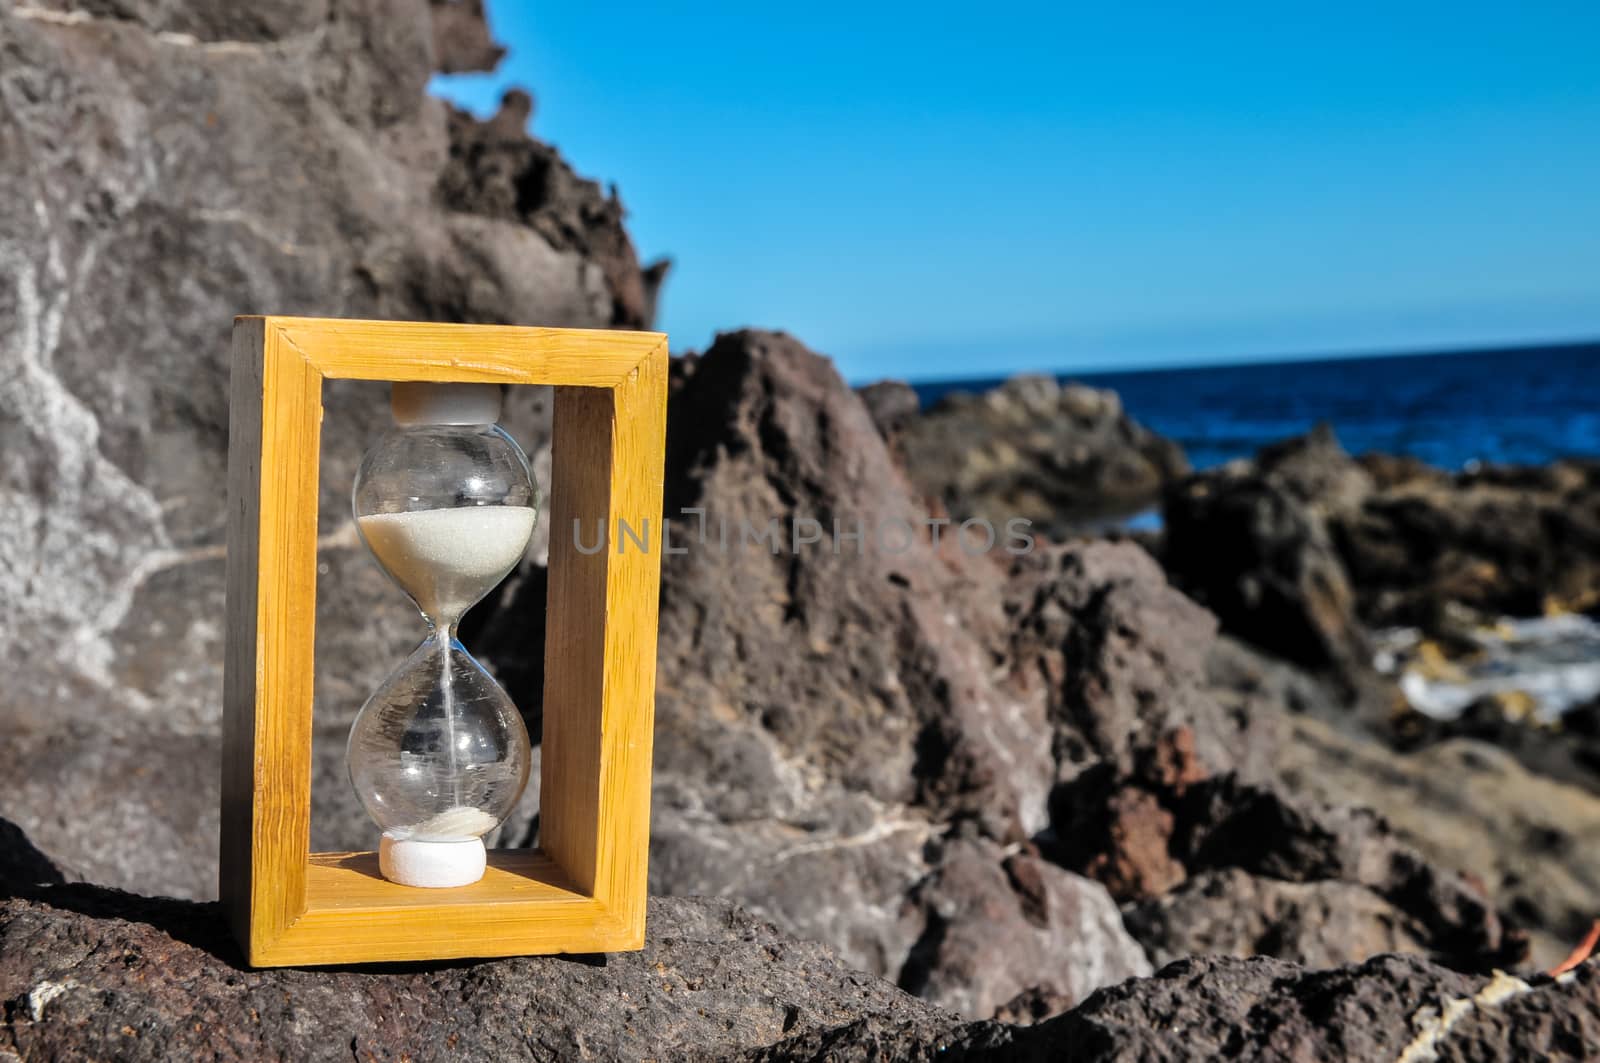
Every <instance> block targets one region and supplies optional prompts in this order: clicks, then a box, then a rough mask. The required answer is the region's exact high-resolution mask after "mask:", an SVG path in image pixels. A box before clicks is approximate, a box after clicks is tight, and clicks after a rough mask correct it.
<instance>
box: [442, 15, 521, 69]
mask: <svg viewBox="0 0 1600 1063" xmlns="http://www.w3.org/2000/svg"><path fill="white" fill-rule="evenodd" d="M430 6H431V8H432V10H431V14H432V16H433V60H434V63H435V64H436V69H437V70H438V71H439V73H441V74H465V73H469V72H472V71H480V70H481V71H488V70H493V69H494V68H495V67H497V66H499V65H500V60H501V59H503V58H504V57H505V54H506V50H505V49H504V48H502V47H501V46H500V45H499V44H497V43H496V42H495V39H494V36H493V35H492V34H491V33H490V32H489V21H488V19H487V17H486V16H485V14H484V10H483V0H430Z"/></svg>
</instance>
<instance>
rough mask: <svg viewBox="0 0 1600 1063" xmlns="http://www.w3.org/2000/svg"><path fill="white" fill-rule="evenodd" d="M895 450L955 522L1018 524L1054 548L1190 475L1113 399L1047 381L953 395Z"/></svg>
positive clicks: (1173, 449)
mask: <svg viewBox="0 0 1600 1063" xmlns="http://www.w3.org/2000/svg"><path fill="white" fill-rule="evenodd" d="M897 442H898V445H899V447H900V449H901V452H902V453H903V455H904V461H905V465H906V469H907V471H908V472H909V473H910V475H911V477H912V480H913V482H914V483H915V484H916V485H917V486H918V488H919V489H920V490H922V491H923V492H924V493H925V494H926V495H928V496H929V497H931V498H936V499H939V500H940V501H941V502H942V503H943V505H944V506H945V508H946V509H948V510H949V512H950V514H951V515H952V516H953V517H955V519H956V520H957V521H962V520H967V519H969V518H981V519H984V520H987V521H989V523H990V524H992V525H994V526H995V527H997V528H1004V527H1005V526H1006V523H1007V522H1008V521H1010V520H1012V519H1013V518H1021V519H1025V520H1029V521H1032V522H1033V526H1034V528H1035V529H1036V530H1037V531H1040V532H1042V533H1044V534H1045V535H1048V536H1050V537H1051V538H1053V539H1056V540H1062V539H1065V538H1067V537H1069V536H1070V535H1072V534H1073V533H1075V532H1078V531H1081V530H1083V529H1085V528H1092V527H1095V526H1097V525H1100V524H1103V523H1105V522H1106V521H1107V520H1110V519H1115V518H1119V517H1126V516H1129V515H1130V514H1133V513H1136V512H1138V511H1139V510H1141V509H1146V508H1148V507H1149V506H1151V505H1153V504H1154V503H1155V502H1156V501H1157V499H1158V498H1159V497H1160V494H1161V490H1162V488H1163V486H1164V485H1166V484H1167V483H1169V482H1172V481H1173V480H1175V479H1177V478H1178V477H1181V476H1182V475H1184V474H1185V473H1187V472H1188V471H1189V464H1188V461H1187V460H1186V459H1185V458H1184V456H1183V452H1182V450H1181V449H1179V447H1178V445H1177V444H1176V443H1173V442H1172V441H1171V440H1168V439H1164V438H1162V437H1161V436H1158V435H1156V434H1155V433H1154V432H1151V431H1150V430H1149V429H1147V428H1144V427H1143V426H1141V425H1139V424H1137V423H1135V422H1134V421H1133V420H1132V419H1131V418H1129V417H1128V416H1127V415H1126V414H1125V413H1123V410H1122V403H1121V401H1120V400H1119V399H1118V398H1117V396H1116V394H1115V393H1114V392H1110V391H1101V390H1097V389H1094V388H1087V387H1082V386H1079V385H1072V386H1068V387H1063V386H1062V385H1061V384H1060V383H1058V382H1057V381H1056V380H1055V379H1054V378H1053V377H1044V376H1022V377H1017V378H1015V379H1013V380H1010V381H1008V382H1007V383H1005V384H1003V385H1001V386H1000V387H998V388H995V389H993V390H991V391H989V392H986V393H984V394H982V395H970V394H967V393H965V392H955V393H952V394H951V395H948V396H946V397H945V398H944V399H942V400H940V402H939V403H938V404H937V405H936V406H934V407H933V408H932V409H930V410H928V411H926V412H925V413H924V414H923V415H922V416H921V417H918V418H915V419H913V420H912V421H911V422H910V423H909V424H907V425H906V426H905V427H904V429H903V430H902V431H901V432H900V433H899V435H898V438H897Z"/></svg>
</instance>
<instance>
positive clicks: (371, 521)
mask: <svg viewBox="0 0 1600 1063" xmlns="http://www.w3.org/2000/svg"><path fill="white" fill-rule="evenodd" d="M393 407H394V414H395V421H396V426H395V427H394V428H393V429H391V430H390V431H388V432H386V433H385V434H384V435H383V437H382V438H380V439H379V440H378V441H377V442H376V443H375V444H374V445H373V447H372V449H371V450H369V451H368V452H367V454H366V456H365V457H364V458H363V459H362V461H361V466H360V468H359V470H358V471H357V473H356V480H355V488H354V491H353V502H354V510H355V516H356V526H357V528H358V529H359V530H360V533H361V538H362V540H363V541H364V542H365V543H366V544H367V549H368V550H370V551H371V552H372V556H373V557H374V558H376V559H377V561H378V564H379V565H380V566H381V567H382V568H383V570H384V571H385V572H387V573H388V574H389V576H390V578H392V579H393V580H394V581H395V583H396V584H398V585H399V586H400V588H401V590H403V591H405V592H406V594H408V595H410V596H411V599H412V601H414V602H415V603H416V605H417V608H418V609H419V610H421V612H422V615H423V616H424V617H425V618H426V620H427V622H428V624H429V625H430V627H431V628H432V632H431V633H430V635H429V637H428V639H427V640H425V641H424V642H423V644H422V645H421V646H419V647H418V648H417V650H416V651H415V652H414V653H412V654H411V656H410V657H409V658H408V659H407V660H406V662H405V663H404V664H402V665H401V666H400V667H399V668H398V669H397V670H396V671H395V672H394V673H393V674H392V675H390V676H389V678H388V679H386V680H385V681H384V683H383V685H382V686H380V687H379V689H378V690H377V691H376V692H375V693H374V694H373V695H372V697H371V698H369V699H368V700H367V703H366V705H364V706H363V707H362V709H361V712H360V713H359V714H358V715H357V717H356V720H355V723H354V725H353V726H352V727H351V729H350V746H349V753H348V763H349V768H350V779H351V782H352V783H353V784H354V786H355V789H356V793H357V795H358V796H359V797H360V798H361V802H362V805H363V806H364V807H365V808H366V810H367V812H368V813H369V814H370V815H371V816H372V818H373V819H374V820H375V821H376V822H377V823H378V825H379V826H380V827H381V828H383V832H384V834H383V843H382V846H381V848H380V850H379V856H380V865H381V867H382V870H383V873H384V875H385V876H386V877H388V878H390V879H393V880H395V881H398V882H402V883H404V884H406V885H420V886H455V885H465V884H467V883H470V882H474V881H476V880H477V879H478V878H479V877H480V876H481V875H482V874H483V868H484V859H485V856H484V849H483V843H482V840H481V838H482V836H483V835H484V834H486V833H488V832H489V831H491V830H493V829H494V828H495V827H496V826H498V825H499V824H500V823H501V822H503V821H504V820H505V818H506V817H507V816H508V815H510V813H511V810H512V809H513V808H514V807H515V805H516V803H517V799H518V798H519V797H520V796H521V794H522V790H523V788H524V787H525V786H526V785H527V780H528V771H529V764H530V760H531V746H530V743H529V741H528V732H527V728H526V727H525V726H524V724H523V722H522V717H521V715H520V714H519V713H518V712H517V709H516V706H515V705H513V704H512V702H511V699H510V697H508V696H507V695H506V692H505V691H504V690H502V689H501V688H500V686H499V684H497V683H496V682H495V681H494V680H493V678H491V677H490V676H489V674H488V673H487V672H485V671H484V670H483V668H482V666H480V665H479V664H478V662H476V661H475V660H473V659H472V657H471V656H470V655H469V654H468V653H467V651H466V649H465V647H463V646H462V645H461V643H460V642H458V641H456V638H455V631H456V626H457V625H458V624H459V623H460V620H461V617H462V615H463V614H464V613H466V611H467V610H468V609H470V608H471V607H472V606H473V605H474V604H475V603H477V602H478V601H479V600H481V599H482V598H483V596H484V595H486V594H488V593H489V591H491V590H492V589H494V587H495V586H496V585H497V584H498V583H499V582H500V581H501V580H502V579H504V578H505V577H506V575H507V574H508V573H509V572H510V571H511V570H512V569H513V568H515V567H516V565H517V562H518V561H520V560H521V559H522V555H523V553H524V552H525V551H526V550H527V546H528V541H529V539H530V538H531V536H532V534H533V528H534V522H535V519H536V514H537V505H538V489H537V487H536V485H535V483H534V480H533V475H532V473H531V471H530V470H529V468H528V460H527V457H526V456H525V455H524V454H523V453H522V448H520V447H519V446H517V444H516V441H515V440H513V439H512V438H511V437H510V436H509V435H507V434H506V433H505V431H504V430H503V429H501V428H500V427H499V425H497V424H495V423H494V422H495V421H496V420H498V418H499V414H500V388H499V385H494V384H408V383H397V384H395V385H394V391H393Z"/></svg>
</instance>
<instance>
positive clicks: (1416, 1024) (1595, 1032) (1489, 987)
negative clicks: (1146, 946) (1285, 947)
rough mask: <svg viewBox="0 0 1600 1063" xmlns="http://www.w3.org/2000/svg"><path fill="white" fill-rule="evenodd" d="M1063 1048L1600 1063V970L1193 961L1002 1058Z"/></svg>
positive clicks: (1385, 960)
mask: <svg viewBox="0 0 1600 1063" xmlns="http://www.w3.org/2000/svg"><path fill="white" fill-rule="evenodd" d="M974 1035H975V1037H976V1038H983V1037H985V1036H986V1035H987V1036H989V1037H992V1036H993V1034H992V1032H990V1031H981V1032H979V1031H974ZM978 1043H980V1044H981V1043H982V1041H981V1040H980V1041H979V1042H978ZM1069 1048H1070V1052H1071V1058H1072V1059H1074V1060H1078V1059H1082V1060H1096V1061H1099V1060H1107V1061H1109V1060H1130V1061H1131V1060H1142V1061H1145V1060H1174V1061H1176V1060H1191V1059H1204V1058H1225V1059H1273V1060H1306V1061H1311V1060H1324V1059H1404V1060H1407V1061H1410V1060H1423V1059H1437V1060H1469V1059H1470V1060H1522V1059H1570V1060H1577V1059H1589V1058H1593V1057H1594V1056H1595V1055H1596V1054H1597V1053H1600V969H1597V968H1596V967H1595V966H1594V965H1592V964H1591V965H1587V966H1585V967H1583V968H1582V969H1580V970H1579V971H1577V972H1575V973H1574V974H1573V975H1571V976H1570V977H1565V978H1562V979H1560V980H1553V979H1550V978H1545V977H1535V978H1531V979H1529V980H1527V981H1523V980H1521V979H1517V978H1512V977H1511V976H1509V975H1495V976H1493V977H1469V976H1465V975H1460V974H1456V973H1454V972H1451V971H1447V970H1443V969H1441V968H1438V967H1434V966H1431V965H1429V964H1428V963H1426V962H1425V961H1422V960H1419V959H1416V958H1414V957H1408V956H1381V957H1377V958H1375V959H1372V960H1369V961H1368V962H1366V963H1364V964H1362V965H1360V966H1359V967H1342V968H1339V969H1337V970H1332V971H1311V972H1308V971H1305V970H1303V969H1301V968H1299V967H1295V966H1293V965H1291V964H1286V963H1282V962H1279V961H1276V960H1269V959H1252V960H1234V959H1223V958H1220V957H1204V958H1197V959H1192V960H1184V961H1182V962H1180V963H1175V964H1173V965H1171V966H1169V967H1167V968H1165V969H1163V970H1162V971H1161V972H1160V973H1159V974H1157V975H1156V976H1155V977H1154V978H1151V979H1145V980H1141V981H1137V982H1129V983H1125V984H1124V985H1121V986H1117V987H1115V988H1112V989H1107V990H1102V991H1101V992H1100V993H1098V994H1096V995H1095V996H1094V998H1092V999H1091V1000H1090V1001H1088V1002H1087V1003H1086V1004H1085V1005H1083V1006H1082V1007H1080V1008H1078V1009H1077V1010H1075V1011H1073V1012H1071V1013H1070V1014H1068V1015H1064V1016H1062V1017H1061V1018H1059V1019H1055V1020H1052V1021H1050V1022H1046V1023H1042V1024H1040V1025H1038V1026H1034V1027H1030V1028H1026V1029H1023V1030H1019V1031H1018V1032H1016V1033H1015V1034H1014V1035H1013V1036H1012V1037H1011V1039H1010V1043H1009V1045H1008V1052H1009V1055H1008V1056H1007V1057H1006V1058H1011V1059H1023V1060H1032V1059H1041V1060H1042V1059H1050V1058H1060V1057H1059V1055H1055V1054H1054V1053H1060V1052H1062V1051H1063V1050H1067V1049H1069ZM1408 1053H1409V1054H1408ZM958 1058H959V1057H958Z"/></svg>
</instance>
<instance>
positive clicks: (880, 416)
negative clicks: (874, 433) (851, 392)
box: [856, 380, 922, 444]
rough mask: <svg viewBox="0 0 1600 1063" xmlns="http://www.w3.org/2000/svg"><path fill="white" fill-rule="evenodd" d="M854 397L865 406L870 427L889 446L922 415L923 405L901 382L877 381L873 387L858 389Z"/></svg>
mask: <svg viewBox="0 0 1600 1063" xmlns="http://www.w3.org/2000/svg"><path fill="white" fill-rule="evenodd" d="M856 394H857V395H860V396H861V401H862V402H864V403H866V404H867V412H868V413H869V414H871V415H872V423H873V424H875V425H877V426H878V431H879V433H881V434H882V435H883V438H884V439H885V440H888V441H889V442H890V443H891V444H892V443H894V442H895V440H897V439H898V438H899V437H900V433H901V432H902V431H903V430H904V429H905V427H906V426H907V425H909V424H910V423H911V422H912V421H914V420H916V418H917V415H918V414H920V413H921V412H922V401H921V400H920V399H918V398H917V393H916V391H915V390H913V389H912V387H911V385H910V384H907V383H906V382H905V381H903V380H880V381H878V382H877V383H875V384H868V385H867V386H866V387H863V388H857V389H856Z"/></svg>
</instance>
